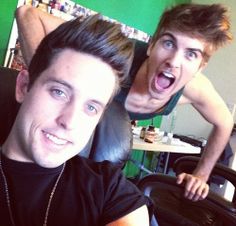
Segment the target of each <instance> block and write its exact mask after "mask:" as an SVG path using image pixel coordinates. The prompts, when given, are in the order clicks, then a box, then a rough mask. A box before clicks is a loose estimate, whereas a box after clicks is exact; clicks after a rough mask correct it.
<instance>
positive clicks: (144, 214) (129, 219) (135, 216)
mask: <svg viewBox="0 0 236 226" xmlns="http://www.w3.org/2000/svg"><path fill="white" fill-rule="evenodd" d="M147 225H149V217H148V210H147V207H146V206H142V207H140V208H138V209H136V210H135V211H133V212H131V213H129V214H128V215H126V216H124V217H122V218H120V219H118V220H116V221H113V222H111V223H109V224H107V226H147Z"/></svg>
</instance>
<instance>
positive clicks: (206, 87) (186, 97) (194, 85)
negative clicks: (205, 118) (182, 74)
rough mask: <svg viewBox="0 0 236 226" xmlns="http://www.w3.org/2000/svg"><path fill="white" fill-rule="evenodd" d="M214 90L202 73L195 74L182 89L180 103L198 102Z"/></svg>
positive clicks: (206, 97)
mask: <svg viewBox="0 0 236 226" xmlns="http://www.w3.org/2000/svg"><path fill="white" fill-rule="evenodd" d="M213 92H215V89H214V86H213V85H212V83H211V81H210V80H209V79H208V78H207V77H206V76H205V75H203V74H202V73H199V74H197V75H196V76H195V77H194V78H193V79H192V80H191V81H189V82H188V83H187V84H186V85H185V87H184V91H183V97H182V98H181V100H180V101H181V104H182V103H184V104H185V103H191V104H194V103H200V102H202V101H204V100H206V99H208V98H209V97H210V95H211V94H212V93H213Z"/></svg>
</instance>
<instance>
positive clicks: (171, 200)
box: [138, 156, 236, 226]
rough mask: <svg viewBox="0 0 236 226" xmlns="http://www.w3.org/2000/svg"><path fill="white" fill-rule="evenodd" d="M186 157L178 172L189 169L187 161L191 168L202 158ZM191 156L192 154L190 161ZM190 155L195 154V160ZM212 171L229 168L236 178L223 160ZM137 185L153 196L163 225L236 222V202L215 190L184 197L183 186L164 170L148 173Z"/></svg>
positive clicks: (230, 225) (219, 225)
mask: <svg viewBox="0 0 236 226" xmlns="http://www.w3.org/2000/svg"><path fill="white" fill-rule="evenodd" d="M183 158H184V159H180V160H177V162H176V163H175V164H174V165H175V167H174V169H175V170H177V171H178V173H180V172H183V171H182V170H184V172H186V171H185V169H186V168H185V167H184V165H185V164H186V165H187V166H188V170H189V172H191V170H192V169H194V168H195V166H196V164H197V162H198V160H199V158H195V157H188V156H186V157H183ZM188 158H190V159H189V161H188ZM191 158H195V159H194V161H193V159H191ZM186 161H187V163H186ZM190 168H191V169H190ZM213 171H214V172H213V173H216V172H217V173H218V172H220V175H224V174H228V172H230V174H231V175H230V176H227V178H229V179H231V178H233V180H235V179H236V172H234V171H232V170H231V169H229V168H227V167H225V166H222V165H221V164H216V166H215V168H214V170H213ZM223 171H224V172H223ZM138 187H139V188H140V189H141V190H142V191H143V192H144V194H145V195H147V196H148V197H150V198H151V199H152V201H153V203H154V207H155V217H156V219H157V221H158V223H159V224H160V225H165V226H172V225H177V226H182V225H189V226H190V225H191V226H201V225H215V226H233V225H235V222H236V206H235V203H234V202H230V201H228V200H226V199H224V198H223V197H221V196H220V195H218V194H216V193H215V192H214V191H210V192H209V194H208V196H207V198H206V199H204V200H201V201H197V202H193V201H191V200H188V199H186V198H184V186H183V185H177V184H176V177H175V176H170V175H164V174H152V175H148V176H146V177H144V178H142V179H141V181H140V182H139V183H138Z"/></svg>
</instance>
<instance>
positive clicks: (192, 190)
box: [185, 177, 203, 200]
mask: <svg viewBox="0 0 236 226" xmlns="http://www.w3.org/2000/svg"><path fill="white" fill-rule="evenodd" d="M202 189H203V188H201V181H200V180H198V179H196V178H194V177H191V180H190V181H189V185H188V186H187V187H186V191H187V192H186V196H185V197H186V198H188V199H190V200H193V199H194V197H195V195H196V196H198V195H197V192H199V193H200V192H201V191H202Z"/></svg>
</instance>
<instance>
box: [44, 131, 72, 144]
mask: <svg viewBox="0 0 236 226" xmlns="http://www.w3.org/2000/svg"><path fill="white" fill-rule="evenodd" d="M44 134H45V136H46V138H47V139H48V140H50V141H51V142H53V143H54V144H56V145H65V144H67V143H68V141H67V140H65V139H63V138H59V137H57V136H55V135H52V134H50V133H46V132H44Z"/></svg>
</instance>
